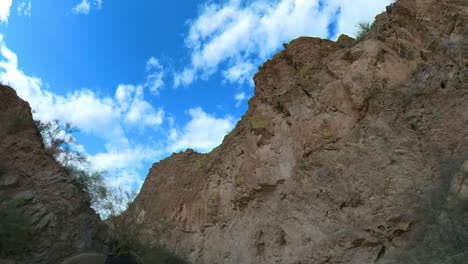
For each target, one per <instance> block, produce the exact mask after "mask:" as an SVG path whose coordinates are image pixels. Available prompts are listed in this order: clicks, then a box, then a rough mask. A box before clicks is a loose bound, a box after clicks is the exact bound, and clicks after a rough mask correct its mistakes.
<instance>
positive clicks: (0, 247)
mask: <svg viewBox="0 0 468 264" xmlns="http://www.w3.org/2000/svg"><path fill="white" fill-rule="evenodd" d="M22 203H23V201H21V200H18V199H12V198H9V197H7V196H5V195H2V194H0V257H6V256H8V255H11V254H15V253H19V252H22V251H24V250H25V248H26V247H27V245H28V242H29V241H30V239H31V237H32V235H31V234H32V233H31V219H30V218H29V217H28V216H26V215H25V214H24V213H23V212H22V211H21V209H20V208H19V207H20V205H21V204H22Z"/></svg>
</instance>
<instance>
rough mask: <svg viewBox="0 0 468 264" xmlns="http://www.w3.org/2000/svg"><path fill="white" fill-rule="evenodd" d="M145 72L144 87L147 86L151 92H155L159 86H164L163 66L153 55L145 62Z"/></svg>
mask: <svg viewBox="0 0 468 264" xmlns="http://www.w3.org/2000/svg"><path fill="white" fill-rule="evenodd" d="M146 72H147V76H146V83H145V87H148V88H149V89H150V91H151V92H152V93H155V94H157V93H158V90H159V88H161V87H163V86H164V81H163V77H164V75H165V71H164V68H163V67H162V65H161V63H160V62H159V60H158V59H156V58H155V57H151V58H150V59H149V60H148V61H147V62H146Z"/></svg>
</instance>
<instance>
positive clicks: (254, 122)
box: [250, 116, 270, 130]
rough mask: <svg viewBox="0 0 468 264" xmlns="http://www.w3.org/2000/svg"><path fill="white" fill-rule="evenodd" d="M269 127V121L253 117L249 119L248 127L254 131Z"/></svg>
mask: <svg viewBox="0 0 468 264" xmlns="http://www.w3.org/2000/svg"><path fill="white" fill-rule="evenodd" d="M269 125H270V121H269V120H268V119H265V118H263V117H260V116H253V117H252V118H251V119H250V126H251V127H252V129H254V130H257V129H263V128H266V127H268V126H269Z"/></svg>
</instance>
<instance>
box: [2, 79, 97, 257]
mask: <svg viewBox="0 0 468 264" xmlns="http://www.w3.org/2000/svg"><path fill="white" fill-rule="evenodd" d="M0 194H1V195H2V197H10V198H14V199H15V200H18V201H21V203H20V204H19V205H18V207H17V208H16V209H17V211H18V212H22V213H24V214H25V215H26V217H27V218H28V219H29V220H30V222H31V224H32V227H31V230H30V231H31V232H32V237H31V240H30V241H26V242H27V243H25V244H24V245H23V247H24V250H23V252H20V253H16V254H13V255H11V254H8V252H6V255H9V256H8V258H9V259H10V260H11V262H7V263H21V264H23V263H25V264H32V263H41V264H42V263H44V264H49V263H50V264H57V263H60V262H61V261H62V260H63V259H64V258H66V257H70V256H71V255H73V254H76V253H79V252H82V251H87V250H92V251H100V250H104V241H103V240H104V239H105V234H106V229H105V228H104V227H103V226H102V225H101V221H100V220H99V217H98V216H97V214H96V213H95V212H94V210H92V209H91V208H90V205H89V199H87V198H86V195H85V194H84V193H83V192H82V191H80V190H79V189H78V188H77V187H76V186H75V185H74V184H72V182H71V178H70V177H69V176H68V175H67V174H66V172H65V170H64V169H63V168H62V167H61V166H60V165H59V164H58V163H57V162H56V161H55V160H54V159H53V158H52V157H51V156H50V155H48V154H46V152H45V150H44V146H43V142H42V139H41V137H40V134H39V131H38V130H37V127H36V126H35V124H34V121H33V119H32V115H31V108H30V107H29V105H28V103H27V102H25V101H23V100H21V99H20V98H19V97H18V96H17V95H16V92H15V91H14V90H13V89H11V88H10V87H8V86H3V85H2V86H0ZM1 208H3V207H1ZM2 215H3V214H2ZM0 228H3V227H0ZM1 242H4V241H1ZM0 244H2V243H0ZM0 251H2V250H1V249H0ZM3 261H6V260H3ZM15 261H17V262H15ZM0 263H3V262H2V260H1V257H0Z"/></svg>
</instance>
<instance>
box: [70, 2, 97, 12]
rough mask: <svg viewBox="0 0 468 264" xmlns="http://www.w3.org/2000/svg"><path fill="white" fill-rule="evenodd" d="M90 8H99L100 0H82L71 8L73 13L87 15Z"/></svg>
mask: <svg viewBox="0 0 468 264" xmlns="http://www.w3.org/2000/svg"><path fill="white" fill-rule="evenodd" d="M92 8H96V9H101V8H102V0H90V1H88V0H82V1H81V2H80V3H78V4H77V5H75V6H74V7H73V9H72V11H73V13H74V14H83V15H87V14H89V12H90V11H91V9H92Z"/></svg>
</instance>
